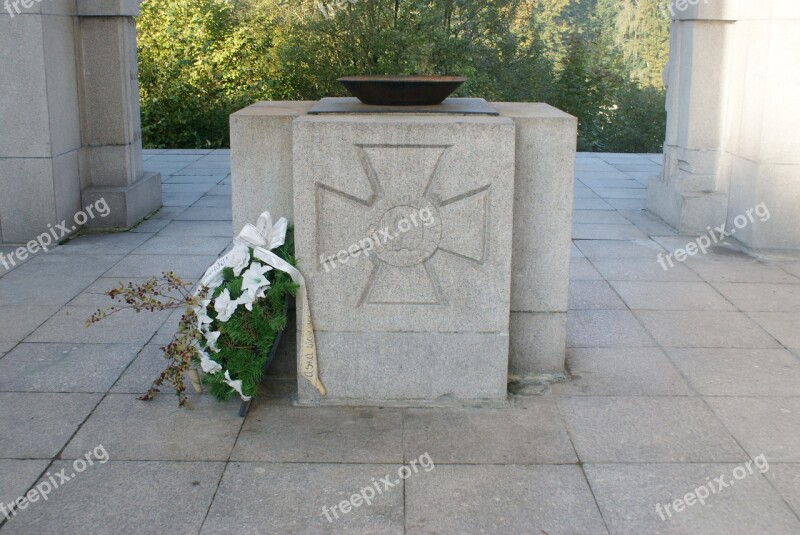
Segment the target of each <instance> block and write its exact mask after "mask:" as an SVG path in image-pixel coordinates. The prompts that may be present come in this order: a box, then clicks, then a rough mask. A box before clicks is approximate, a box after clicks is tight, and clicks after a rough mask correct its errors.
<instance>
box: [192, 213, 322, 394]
mask: <svg viewBox="0 0 800 535" xmlns="http://www.w3.org/2000/svg"><path fill="white" fill-rule="evenodd" d="M288 226H289V222H288V221H287V220H286V218H285V217H282V218H280V219H279V220H278V221H277V222H276V223H275V224H274V225H273V224H272V216H270V213H269V212H264V213H262V214H261V215H260V216H259V218H258V221H257V223H256V225H251V224H250V223H248V224H247V225H245V226H244V228H243V229H242V231H241V232H240V233H239V236H237V237H236V238H234V239H233V242H234V246H233V248H232V249H231V251H230V252H229V253H228V254H226V255H224V256H222V257H221V258H219V259H218V260H217V261H216V262H214V264H213V265H212V266H211V267H209V268H208V270H207V271H206V273H205V275H203V278H202V279H201V281H200V283H201V285H202V286H205V287H206V288H209V289H211V290H213V289H214V288H216V287H217V286H219V285H220V284H221V283H222V271H223V270H224V269H225V268H226V267H230V268H233V270H234V274H235V275H236V276H239V275H240V274H241V273H242V271H243V270H244V269H246V268H247V267H248V266H249V265H250V259H249V254H248V249H250V248H252V249H253V256H254V257H255V258H257V259H258V260H260V261H261V262H263V263H264V264H266V265H267V266H270V267H271V268H275V269H277V270H279V271H283V272H284V273H287V274H288V275H289V276H290V277H291V278H292V280H293V281H294V282H295V283H296V284H297V285H298V286H299V289H298V290H297V303H298V304H299V305H301V306H302V307H303V320H302V322H303V324H302V334H301V336H302V343H301V345H300V347H301V353H300V374H301V375H302V376H303V377H304V378H305V379H306V380H307V381H308V382H309V383H311V385H312V386H313V387H314V388H316V389H317V390H318V391H319V393H320V395H323V396H324V395H325V387H324V386H323V385H322V382H321V381H320V379H319V369H318V366H317V344H316V340H315V338H314V324H313V322H312V320H311V310H310V308H309V305H308V292H307V291H306V283H305V279H304V278H303V275H302V274H301V273H300V272H299V271H298V270H297V269H296V268H295V267H294V266H292V265H291V264H289V263H288V262H286V261H285V260H284V259H282V258H281V257H279V256H277V255H276V254H275V253H273V252H272V251H271V249H275V248H276V247H280V246H281V245H283V244H284V242H285V241H286V230H287V228H288ZM220 297H222V296H220ZM253 298H255V296H253ZM217 299H219V297H218V298H217ZM205 305H208V303H205ZM233 306H234V310H235V306H236V304H235V303H234V304H233ZM198 318H199V320H200V322H201V324H202V322H203V321H204V318H207V316H206V311H205V306H202V305H201V307H200V309H199V310H198ZM208 319H209V321H210V318H208ZM206 341H207V342H208V345H209V347H210V348H213V347H214V343H215V342H216V339H215V338H213V335H212V338H211V339H209V336H208V333H206ZM200 366H201V368H202V369H203V371H204V372H206V373H218V372H221V371H224V373H225V383H226V384H228V385H229V386H230V387H231V388H233V389H234V390H236V392H238V393H239V396H240V397H241V398H242V399H243V400H244V401H248V400H249V399H250V397H249V396H245V395H244V393H243V392H242V381H240V380H233V379H232V378H231V376H230V373H229V372H228V370H223V368H222V366H221V365H220V364H219V363H218V362H216V361H215V360H214V359H213V358H211V357H210V356H209V355H208V354H206V352H205V351H200Z"/></svg>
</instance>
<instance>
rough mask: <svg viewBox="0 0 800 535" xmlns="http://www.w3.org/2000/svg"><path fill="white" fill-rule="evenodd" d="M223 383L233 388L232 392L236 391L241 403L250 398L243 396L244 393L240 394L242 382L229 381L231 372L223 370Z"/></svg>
mask: <svg viewBox="0 0 800 535" xmlns="http://www.w3.org/2000/svg"><path fill="white" fill-rule="evenodd" d="M224 383H225V384H226V385H228V386H229V387H231V388H233V389H234V390H236V392H237V393H238V394H239V396H240V397H241V398H242V400H243V401H249V400H250V396H245V395H244V393H243V392H242V381H240V380H238V379H237V380H236V381H234V380H233V379H231V372H229V371H228V370H225V381H224Z"/></svg>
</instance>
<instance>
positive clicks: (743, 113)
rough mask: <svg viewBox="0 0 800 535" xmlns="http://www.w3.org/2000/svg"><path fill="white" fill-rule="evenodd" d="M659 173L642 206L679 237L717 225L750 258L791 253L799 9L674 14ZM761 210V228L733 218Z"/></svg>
mask: <svg viewBox="0 0 800 535" xmlns="http://www.w3.org/2000/svg"><path fill="white" fill-rule="evenodd" d="M673 19H674V20H673V22H672V27H671V30H670V39H671V42H670V61H669V64H668V67H667V70H666V73H665V74H666V76H665V81H666V83H667V86H668V89H667V111H668V120H667V134H666V140H665V144H664V154H665V156H664V168H663V171H662V174H661V176H660V177H654V178H652V179H651V180H650V184H649V187H648V201H647V207H648V209H649V210H650V211H652V212H654V213H655V214H657V215H659V216H660V217H661V218H663V219H664V220H665V221H667V222H668V223H669V224H671V225H672V226H674V227H676V228H677V229H679V230H680V231H681V232H682V233H686V234H699V233H705V232H707V228H708V227H718V226H720V225H725V226H726V227H727V230H728V231H729V232H733V231H735V236H736V238H737V239H739V240H740V241H742V242H743V243H744V244H745V245H747V246H750V247H753V248H758V249H800V211H798V210H797V206H798V204H800V137H798V136H797V135H796V134H795V132H794V130H795V129H794V128H793V127H794V126H795V125H797V124H798V122H800V108H798V106H797V103H796V99H797V95H798V94H800V63H799V62H798V61H797V51H798V50H800V3H798V2H797V1H796V0H764V1H761V2H749V1H745V0H713V1H708V2H705V1H704V2H699V3H697V4H696V5H694V6H692V5H688V6H687V7H686V9H684V10H682V11H681V10H678V9H675V10H674V16H673ZM761 203H764V204H765V205H766V207H767V208H768V210H769V211H770V213H771V216H772V218H771V219H770V220H769V221H768V222H761V221H758V220H757V221H756V222H754V223H752V224H749V225H746V226H743V227H741V228H739V227H737V226H736V225H735V224H734V221H735V220H736V218H737V216H743V215H745V214H746V213H747V211H748V210H752V209H753V208H754V207H756V206H758V205H760V204H761Z"/></svg>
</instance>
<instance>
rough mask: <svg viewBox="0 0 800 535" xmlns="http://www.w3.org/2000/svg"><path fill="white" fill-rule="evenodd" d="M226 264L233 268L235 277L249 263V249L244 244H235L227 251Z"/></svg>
mask: <svg viewBox="0 0 800 535" xmlns="http://www.w3.org/2000/svg"><path fill="white" fill-rule="evenodd" d="M226 263H227V265H228V267H229V268H232V269H233V274H234V275H236V276H237V277H238V276H239V275H241V274H242V271H244V270H245V268H246V267H247V266H248V265H250V250H249V249H248V248H247V246H246V245H240V244H236V245H234V246H233V249H231V252H230V253H228V260H227V262H226Z"/></svg>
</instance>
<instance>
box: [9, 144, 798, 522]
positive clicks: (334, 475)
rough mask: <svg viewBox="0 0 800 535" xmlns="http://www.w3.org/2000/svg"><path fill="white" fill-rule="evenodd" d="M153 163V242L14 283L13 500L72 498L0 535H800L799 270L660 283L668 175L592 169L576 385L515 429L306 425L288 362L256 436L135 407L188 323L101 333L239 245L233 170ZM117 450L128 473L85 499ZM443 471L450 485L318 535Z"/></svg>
mask: <svg viewBox="0 0 800 535" xmlns="http://www.w3.org/2000/svg"><path fill="white" fill-rule="evenodd" d="M145 163H146V166H147V167H148V168H149V169H152V170H157V171H161V172H162V173H163V178H164V208H163V209H162V210H161V211H160V212H159V213H158V214H156V215H155V216H154V217H153V218H152V219H150V220H148V221H146V222H144V223H142V224H141V225H140V226H139V227H137V228H136V229H134V230H133V231H131V232H128V233H123V234H105V235H86V236H82V237H79V238H77V239H74V240H72V241H70V242H68V243H67V244H65V245H62V246H59V247H57V248H55V249H54V250H51V251H50V252H49V253H47V254H39V255H38V256H36V257H34V258H33V259H30V260H28V261H27V262H25V263H23V264H21V265H19V266H17V267H15V268H13V269H12V270H11V271H9V272H4V273H3V274H2V276H0V501H2V503H4V504H8V503H9V502H11V501H13V500H15V499H16V498H17V497H18V496H21V495H23V494H25V493H27V492H28V491H29V489H32V488H34V486H35V485H37V484H39V485H40V487H41V484H42V483H48V482H55V483H56V484H58V485H59V488H54V489H53V490H52V492H51V493H50V494H49V496H48V499H47V501H44V500H43V499H39V500H38V501H37V502H33V503H29V504H28V505H27V507H26V508H25V509H24V510H20V511H19V512H18V513H17V514H16V516H13V517H12V518H11V520H8V521H4V522H3V523H2V524H1V525H0V533H1V534H2V535H6V534H9V535H10V534H16V533H26V534H50V533H58V534H73V533H74V534H94V533H175V534H177V533H204V534H210V533H239V534H246V533H275V534H282V533H309V534H318V533H410V534H415V533H441V534H451V533H453V534H456V533H531V534H550V535H559V534H567V533H579V534H584V533H587V534H588V533H614V534H616V533H630V534H637V535H638V534H645V533H712V532H722V533H742V534H749V533H770V534H780V533H795V534H796V533H800V518H798V515H800V328H798V327H800V259H798V258H797V257H795V258H792V257H786V256H774V257H767V258H764V257H762V258H754V257H751V256H748V255H746V254H744V253H741V252H738V251H737V250H736V248H735V247H717V248H715V249H714V250H713V251H711V252H709V253H708V254H707V255H698V256H696V257H694V258H691V259H689V260H688V261H686V262H685V263H683V264H679V265H676V266H675V267H674V268H672V269H670V270H668V271H664V270H663V269H662V268H661V267H660V266H659V264H658V262H657V255H658V253H659V252H660V253H664V254H666V253H667V251H672V250H674V249H676V248H678V247H683V246H684V245H685V244H686V243H688V242H690V241H692V240H693V239H694V238H692V237H686V236H677V235H675V233H674V232H673V231H671V230H670V229H669V228H667V227H665V226H664V225H663V224H661V223H660V222H659V221H657V220H655V219H653V218H652V217H650V216H648V215H647V213H646V212H644V211H642V208H643V207H644V198H645V183H646V178H647V176H648V175H650V174H654V173H656V172H657V171H658V169H659V158H658V157H657V156H652V155H620V154H610V155H608V154H605V155H604V154H591V155H589V154H581V155H579V157H578V171H577V180H576V192H575V193H576V199H575V229H574V237H575V246H574V248H573V259H572V268H571V273H570V276H571V279H572V286H571V296H570V308H571V310H570V313H569V334H568V345H569V350H568V361H569V370H570V372H571V374H572V377H573V380H572V381H571V382H569V383H566V384H557V385H553V386H551V387H542V388H541V389H540V392H539V395H533V396H525V397H521V396H520V397H516V396H515V397H512V401H511V408H509V409H477V408H472V409H405V410H404V409H395V408H330V407H329V408H322V409H308V408H295V407H293V406H292V405H291V403H290V402H289V400H288V393H289V392H291V387H292V380H291V379H286V378H285V377H283V378H282V377H280V374H282V373H284V374H285V373H286V371H287V370H288V369H291V365H286V363H284V364H283V365H281V366H277V369H276V372H277V373H278V376H276V377H274V378H270V379H269V380H268V381H267V384H266V387H265V395H264V396H263V397H261V398H259V399H258V401H257V402H256V403H255V404H254V406H253V408H252V410H251V412H250V414H249V416H248V417H247V418H246V419H245V420H242V419H239V418H237V417H236V414H235V413H236V410H237V404H236V403H233V402H232V403H226V404H220V403H217V402H216V401H214V400H213V399H211V398H209V397H208V396H206V395H202V396H194V397H193V398H192V400H191V407H190V408H188V409H177V408H176V402H175V398H174V396H173V395H171V394H163V395H162V396H160V397H159V398H158V399H156V400H155V401H153V402H151V403H145V402H141V401H137V400H136V396H137V394H139V393H141V392H143V391H144V390H146V388H147V387H148V385H149V383H150V380H151V379H152V378H153V377H154V375H155V373H156V372H157V370H158V369H159V366H160V364H161V358H160V356H159V351H158V346H159V344H163V343H164V342H165V341H167V340H168V339H169V338H170V336H171V329H172V327H173V325H174V324H175V321H176V318H175V316H171V317H167V315H163V314H162V315H151V316H144V315H140V316H137V317H133V316H131V315H120V316H118V317H116V318H115V319H114V320H112V321H109V322H107V323H105V324H103V325H100V326H95V327H93V328H92V329H89V330H87V329H86V328H85V327H84V325H83V322H84V320H85V319H86V318H87V317H88V316H89V315H90V314H91V313H92V312H93V311H94V310H95V309H96V307H98V306H100V305H103V304H105V302H106V300H105V298H104V297H103V295H102V292H103V291H105V290H107V289H108V288H110V287H111V286H112V285H114V284H115V283H116V282H117V281H119V280H126V281H127V280H137V279H141V278H144V277H147V276H149V275H151V274H157V273H159V272H161V271H163V270H170V269H171V270H175V271H176V272H177V273H178V274H180V275H182V276H184V277H186V278H189V279H196V278H197V277H199V276H200V274H201V273H202V272H203V270H204V269H205V268H206V266H207V265H208V264H209V263H210V262H211V261H212V260H213V259H214V258H215V257H216V256H217V255H219V254H220V253H221V252H222V251H223V250H224V249H225V248H226V247H227V246H228V244H229V240H230V235H231V208H230V200H231V197H230V193H231V192H230V187H231V186H230V179H229V155H228V151H213V152H212V151H147V155H146V162H145ZM754 224H768V223H760V222H758V223H754ZM0 251H2V252H5V253H8V252H10V251H9V249H8V248H5V249H0ZM99 445H102V448H101V449H99V450H97V451H98V452H99V455H100V456H102V455H101V454H102V451H103V450H105V451H106V452H107V453H108V456H109V458H110V461H108V462H105V463H103V464H100V463H99V462H95V464H94V465H92V466H88V467H87V468H86V469H85V470H84V471H83V472H82V473H76V475H75V476H74V477H71V474H72V473H74V472H75V467H76V465H75V464H74V460H75V459H80V458H83V457H84V455H85V454H86V453H88V452H92V451H94V450H95V449H96V448H97V447H98V446H99ZM425 453H427V454H429V455H430V458H431V459H432V461H433V463H434V466H435V468H433V469H430V470H429V468H430V465H429V464H428V465H426V466H427V467H428V468H425V469H419V463H418V465H417V467H418V471H417V473H413V472H412V474H411V475H410V477H408V479H407V480H406V481H405V482H400V483H399V484H397V485H396V486H394V487H393V488H389V489H386V490H385V491H384V490H383V484H380V485H381V487H380V488H381V493H380V494H379V495H376V497H375V498H374V499H373V500H372V502H373V503H372V505H366V504H362V505H360V507H358V508H355V509H353V510H352V511H350V512H349V513H347V514H344V513H342V512H340V513H339V516H340V518H339V519H335V518H333V516H332V515H331V518H332V519H333V522H328V520H327V519H326V517H325V516H324V515H323V512H322V511H323V506H327V507H328V508H331V507H333V506H334V505H337V504H339V502H341V501H342V500H345V499H349V497H350V496H351V495H352V494H355V493H358V492H360V490H361V489H363V488H365V487H369V486H371V485H373V482H378V481H379V480H380V479H383V478H385V476H386V475H389V476H390V477H389V482H390V483H391V482H392V481H393V480H395V479H397V473H398V472H397V470H398V467H399V466H401V465H402V464H403V463H409V462H410V461H412V460H419V459H420V456H421V455H423V454H425ZM748 462H749V465H748V464H747V463H748ZM767 463H768V465H767ZM748 466H749V470H748ZM767 466H768V470H766V468H767ZM77 467H78V468H81V467H82V466H81V464H80V463H78V464H77ZM62 470H63V474H64V475H66V476H67V477H70V481H61V480H60V476H56V474H59V473H60V472H61V471H62ZM751 472H752V473H751ZM762 472H763V473H762ZM743 473H744V475H742V474H743ZM720 476H722V478H723V479H722V480H719V479H718V478H720ZM736 476H741V479H736ZM715 480H716V481H721V482H722V484H725V485H728V484H729V486H726V487H724V488H722V485H721V484H720V483H714V481H715ZM37 482H39V483H37ZM705 485H714V486H713V491H712V490H710V489H709V487H705V490H703V489H701V487H703V486H705ZM51 486H52V485H51ZM41 488H44V487H41ZM695 489H698V490H697V491H695ZM691 492H696V496H698V497H699V496H702V495H703V494H707V495H708V497H707V498H705V497H703V501H704V502H705V505H702V504H700V503H696V501H697V499H698V498H693V497H692V496H687V493H691ZM365 494H369V492H366V493H365ZM676 499H685V501H686V504H687V506H686V508H685V509H684V508H683V506H681V504H680V503H679V504H677V505H676V504H674V503H673V502H674V501H675V500H676ZM657 504H670V509H669V510H668V512H666V513H662V514H664V515H665V518H666V520H665V521H662V519H661V518H660V516H659V514H658V513H657V511H656V505H657ZM677 509H684V510H682V511H680V512H678V511H677ZM340 511H341V510H340ZM662 511H663V509H662ZM670 515H671V518H670V517H669V516H670ZM0 520H4V517H3V516H2V513H0Z"/></svg>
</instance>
